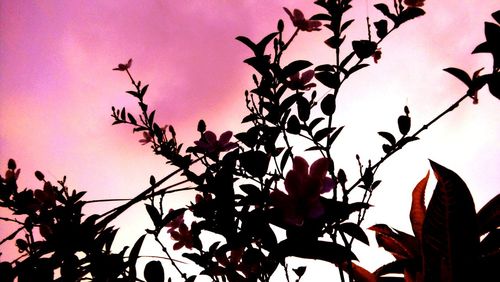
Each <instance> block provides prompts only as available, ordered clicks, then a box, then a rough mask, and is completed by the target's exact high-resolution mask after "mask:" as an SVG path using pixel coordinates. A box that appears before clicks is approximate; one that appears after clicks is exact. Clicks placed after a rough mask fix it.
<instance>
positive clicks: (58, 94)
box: [0, 0, 500, 281]
mask: <svg viewBox="0 0 500 282" xmlns="http://www.w3.org/2000/svg"><path fill="white" fill-rule="evenodd" d="M387 1H388V2H391V3H392V1H389V0H386V2H387ZM310 2H312V1H298V0H295V1H294V0H288V1H285V0H273V1H258V0H238V1H234V0H192V1H181V0H156V1H153V0H151V1H133V0H124V1H71V2H68V1H52V0H51V1H2V2H1V3H0V99H1V100H0V101H1V103H0V166H1V167H2V170H3V169H5V168H6V164H7V160H8V159H9V158H14V159H15V160H16V161H17V163H18V166H19V167H21V169H22V173H21V178H20V184H21V186H22V187H32V188H39V187H40V183H39V182H37V181H36V179H35V178H34V177H33V172H34V171H35V170H41V171H42V172H44V173H45V175H46V176H47V178H49V179H52V180H53V181H55V180H57V179H61V178H62V176H64V175H66V176H67V177H68V184H69V185H70V187H72V188H74V189H78V190H86V191H88V194H87V197H88V199H100V198H128V197H131V196H133V195H136V194H138V193H139V192H140V191H141V190H142V189H144V188H146V187H147V184H148V179H149V176H150V175H151V174H153V175H155V176H156V177H157V178H160V177H161V176H162V175H166V174H167V173H168V171H170V170H171V168H169V167H168V166H166V165H165V161H164V160H163V159H161V158H159V157H156V156H154V155H153V154H152V153H151V152H150V149H149V147H148V146H141V145H140V144H139V142H138V140H139V139H141V136H140V135H139V134H132V132H131V128H128V127H123V126H121V127H120V126H111V123H112V118H111V117H110V114H111V106H116V107H122V106H125V107H127V109H129V110H130V111H132V112H134V111H135V112H136V113H137V109H136V107H135V106H136V104H135V101H134V100H133V99H132V97H130V96H129V95H127V94H125V93H124V92H125V91H126V90H130V89H131V85H130V84H129V81H128V78H127V77H126V76H125V75H124V73H120V72H115V71H112V70H111V69H112V68H114V67H115V66H116V65H117V64H118V63H123V62H126V61H127V60H128V59H129V58H133V60H134V62H133V65H132V69H131V72H132V74H133V75H134V77H135V78H137V79H140V80H141V81H143V83H149V84H150V87H149V90H148V94H147V95H146V100H147V102H148V103H149V104H150V107H152V108H156V109H158V111H157V112H158V113H157V120H158V121H159V122H160V123H164V124H170V125H174V127H175V128H176V131H177V132H178V134H179V138H178V139H179V140H181V142H183V143H185V144H186V145H187V146H189V145H192V144H193V143H192V142H193V141H194V140H195V139H196V138H197V137H196V124H197V121H198V120H199V119H200V118H203V119H205V121H206V122H207V125H208V129H210V130H213V131H215V132H216V133H217V134H220V133H221V132H223V131H225V130H233V131H235V132H236V131H238V129H241V125H240V120H241V118H240V117H243V114H244V111H245V108H244V96H243V93H244V90H245V89H248V88H249V87H251V86H252V80H251V74H252V70H251V69H250V67H249V66H247V65H245V64H244V63H243V62H242V61H243V60H244V59H245V58H247V57H248V56H250V50H248V49H247V48H246V47H245V46H244V45H243V44H241V43H240V42H238V41H236V40H235V37H236V36H238V35H244V36H247V37H249V38H251V39H259V38H262V37H263V36H264V35H266V34H267V33H270V32H272V31H273V30H274V29H275V26H276V23H277V20H278V19H280V18H281V19H283V20H284V21H285V34H287V35H288V36H290V35H291V33H292V32H293V28H292V25H291V23H290V21H289V18H288V16H287V15H286V14H285V12H284V11H283V9H282V7H284V6H286V7H288V8H290V9H293V8H300V9H301V10H303V11H304V13H305V14H306V17H308V16H310V15H312V14H313V13H315V12H317V11H319V10H318V9H319V8H316V7H315V6H314V5H312V4H310ZM378 2H383V0H381V1H371V0H366V1H365V0H354V1H353V4H354V5H355V9H353V10H352V11H351V12H350V14H349V17H352V18H356V19H357V21H356V22H355V23H354V24H353V25H352V33H350V34H349V35H348V38H347V39H346V43H345V44H346V46H348V45H349V44H350V41H352V40H356V39H363V38H365V37H366V25H365V20H364V19H365V17H366V16H369V17H370V18H371V19H372V20H373V21H375V20H378V19H380V18H381V15H380V14H379V12H378V11H377V10H375V9H373V8H372V7H371V6H372V4H375V3H378ZM389 4H390V3H389ZM499 8H500V6H499V4H498V2H497V1H495V0H484V1H483V0H481V1H479V0H475V1H473V0H464V1H451V0H447V1H432V0H429V1H426V6H425V10H426V12H427V14H426V15H425V16H424V17H421V18H418V19H416V20H414V21H412V22H410V23H409V24H406V25H405V26H403V27H402V28H400V29H398V30H397V31H396V32H394V33H393V34H391V35H390V36H389V38H388V39H387V40H385V41H384V42H383V44H382V45H381V48H382V59H381V60H380V61H379V63H378V64H374V63H371V62H370V63H371V66H370V67H369V68H366V69H364V70H362V71H360V72H359V73H358V74H356V76H355V77H352V79H351V80H350V81H349V82H347V83H346V84H345V88H344V89H343V90H342V91H343V92H342V93H341V95H340V96H339V98H338V101H337V105H338V107H337V112H336V113H335V119H334V122H335V124H337V125H338V126H340V125H346V128H345V129H344V131H343V132H342V134H341V136H340V137H339V139H338V141H337V143H336V145H335V148H334V152H333V155H334V159H335V161H336V163H337V165H340V167H342V168H344V169H345V170H346V171H347V173H348V178H349V179H350V180H352V181H354V180H355V179H357V177H356V176H357V175H356V174H355V172H356V160H355V158H354V156H355V154H359V155H360V156H361V157H362V158H363V159H364V160H367V159H372V160H374V161H376V160H378V159H379V158H380V157H381V156H382V150H381V145H382V142H383V140H382V138H380V136H378V135H377V132H378V131H391V132H397V123H396V119H397V117H398V116H399V115H400V114H402V113H403V107H404V106H405V105H408V106H409V108H410V111H411V113H410V115H411V117H412V123H413V125H414V130H416V129H417V128H419V127H420V125H422V124H424V123H425V122H428V121H430V120H431V119H432V118H433V117H435V116H436V115H437V114H439V113H440V112H441V111H443V110H444V109H445V108H447V107H448V106H449V105H451V103H453V102H454V101H455V100H456V99H458V98H459V97H461V96H462V95H463V94H464V91H465V90H466V89H465V87H464V85H463V84H462V83H461V82H460V81H458V80H456V79H455V78H454V77H452V76H450V75H449V74H447V73H445V72H443V71H442V69H443V68H446V67H450V66H453V67H459V68H462V69H464V70H466V71H467V72H469V73H472V72H473V71H475V70H477V69H479V68H481V67H483V66H484V67H486V70H487V71H490V70H491V65H492V60H491V57H490V56H489V55H486V54H479V55H471V54H470V53H471V51H472V50H473V49H474V47H475V46H476V45H477V44H479V43H481V42H483V41H484V34H483V28H484V21H492V19H491V17H490V14H491V13H492V12H493V11H495V10H498V9H499ZM324 39H325V34H324V33H322V32H317V33H304V34H300V36H299V38H298V39H297V40H296V43H295V45H293V46H292V47H291V48H290V50H289V53H288V54H287V55H286V56H285V57H284V60H285V61H286V60H288V61H291V60H292V59H298V58H301V59H307V60H310V61H312V62H325V61H327V60H329V58H331V57H332V53H331V51H330V50H329V49H328V48H327V47H325V45H324V44H322V43H321V42H322V41H323V40H324ZM486 70H485V71H486ZM499 102H500V101H498V100H497V99H496V98H494V97H493V96H491V95H490V94H489V93H488V92H487V91H486V89H483V90H482V91H481V92H480V93H479V104H478V105H473V104H472V102H471V101H469V100H466V101H465V102H464V103H463V104H462V105H461V106H460V108H458V109H456V110H455V111H453V112H452V113H450V114H448V115H447V116H446V117H444V118H443V119H441V120H440V121H439V122H438V123H437V124H436V125H435V126H433V127H431V129H430V130H428V131H426V132H424V133H423V134H422V135H421V139H422V140H420V141H418V142H415V143H414V144H410V145H409V146H408V147H407V148H406V149H405V150H403V151H402V152H400V153H398V154H397V155H396V156H394V157H393V158H391V159H390V160H389V161H387V162H386V163H385V164H384V165H383V166H382V167H381V169H380V170H379V179H381V180H383V182H382V185H381V186H380V187H379V188H377V191H376V192H375V194H374V197H373V202H372V203H373V204H374V207H373V208H371V210H370V211H369V215H368V217H367V220H366V222H365V223H364V227H369V226H370V225H371V224H374V223H380V222H383V223H387V224H389V225H390V226H393V227H395V228H398V229H400V230H404V231H406V232H411V226H410V223H409V220H408V213H409V208H410V203H411V199H410V197H411V196H410V195H411V190H412V189H413V187H414V186H415V184H416V183H417V182H418V181H419V180H420V179H421V178H422V177H423V176H424V175H425V174H426V172H427V170H428V169H429V165H428V159H432V160H434V161H436V162H438V163H440V164H442V165H444V166H446V167H448V168H450V169H452V170H454V171H455V172H457V173H458V174H459V175H460V176H461V177H462V178H463V179H464V181H465V182H466V183H467V184H468V186H469V188H470V190H471V193H472V194H473V196H474V199H475V202H476V209H479V208H480V207H481V206H483V205H484V204H485V203H486V202H487V201H488V200H489V199H491V198H492V197H493V196H494V195H496V194H498V192H499V191H500V189H499V188H498V187H499V184H500V174H498V168H499V167H500V151H499V150H498V149H499V148H498V144H500V133H499V132H498V124H499V122H500V111H498V106H499ZM311 157H312V158H314V157H315V156H311ZM429 189H431V187H429ZM430 191H431V190H428V195H430V194H431V192H430ZM191 196H192V195H184V197H182V196H181V197H174V198H173V199H172V201H171V203H172V206H179V205H181V204H182V201H185V200H186V199H187V197H191ZM108 207H109V206H102V205H97V204H96V205H94V206H92V209H95V211H96V212H98V211H103V210H106V209H107V208H108ZM144 215H145V213H144V209H143V208H142V207H136V208H135V209H132V210H131V211H129V212H128V213H127V214H126V215H124V217H126V223H127V224H124V223H123V221H125V220H124V219H123V218H122V219H119V223H118V225H119V226H120V227H121V230H122V232H121V233H119V238H120V240H122V241H123V242H126V241H127V239H128V240H134V238H137V237H138V236H139V235H140V234H141V232H142V231H143V230H144V228H145V226H147V225H148V221H147V219H145V218H144V217H143V216H144ZM120 222H121V224H120ZM130 222H133V223H134V224H130ZM4 232H6V231H4V230H0V234H4ZM369 235H370V236H371V241H372V246H371V247H370V248H371V249H368V248H366V247H363V246H359V249H360V251H361V252H362V255H360V259H361V262H360V263H361V265H365V266H367V268H369V269H371V270H374V269H376V267H377V266H380V265H381V264H382V263H381V262H382V261H384V262H387V261H388V260H390V256H388V255H387V254H385V253H384V252H382V251H380V250H379V249H378V248H377V247H376V243H375V241H374V240H373V236H372V235H373V234H369ZM129 242H130V241H129ZM299 263H302V262H299ZM319 266H321V267H319ZM324 271H331V267H330V268H329V266H328V265H325V264H321V263H319V264H314V265H311V266H310V270H309V271H307V272H306V274H305V277H304V281H315V280H314V279H315V277H318V276H321V275H324V273H326V272H324ZM278 281H279V279H278Z"/></svg>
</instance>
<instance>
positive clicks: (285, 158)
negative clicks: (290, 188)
mask: <svg viewBox="0 0 500 282" xmlns="http://www.w3.org/2000/svg"><path fill="white" fill-rule="evenodd" d="M291 155H292V147H290V148H288V149H286V150H285V153H283V156H282V157H281V162H280V169H281V171H283V170H284V169H285V166H286V163H287V162H288V159H289V158H290V156H291Z"/></svg>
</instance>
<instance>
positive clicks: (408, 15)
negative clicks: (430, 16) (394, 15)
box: [398, 7, 425, 24]
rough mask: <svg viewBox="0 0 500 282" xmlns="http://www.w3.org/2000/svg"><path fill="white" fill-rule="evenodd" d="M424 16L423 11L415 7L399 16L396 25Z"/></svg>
mask: <svg viewBox="0 0 500 282" xmlns="http://www.w3.org/2000/svg"><path fill="white" fill-rule="evenodd" d="M423 15H425V11H424V10H422V9H420V8H417V7H409V8H407V9H406V10H403V11H402V12H401V13H400V14H399V18H398V23H399V24H403V23H405V22H407V21H409V20H412V19H414V18H417V17H420V16H423Z"/></svg>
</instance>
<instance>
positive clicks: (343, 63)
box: [339, 52, 355, 68]
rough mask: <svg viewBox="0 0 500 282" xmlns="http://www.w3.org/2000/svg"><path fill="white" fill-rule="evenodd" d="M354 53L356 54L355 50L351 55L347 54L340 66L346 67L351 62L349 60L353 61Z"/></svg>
mask: <svg viewBox="0 0 500 282" xmlns="http://www.w3.org/2000/svg"><path fill="white" fill-rule="evenodd" d="M354 55H355V54H354V52H352V53H350V54H349V55H347V56H346V57H345V58H344V59H343V60H342V62H340V65H339V66H340V67H341V68H344V67H345V66H346V65H347V63H349V61H351V59H352V58H353V57H354Z"/></svg>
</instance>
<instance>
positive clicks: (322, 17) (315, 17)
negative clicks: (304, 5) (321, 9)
mask: <svg viewBox="0 0 500 282" xmlns="http://www.w3.org/2000/svg"><path fill="white" fill-rule="evenodd" d="M310 20H315V21H330V20H332V16H330V15H328V14H316V15H313V16H312V17H311V18H310Z"/></svg>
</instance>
